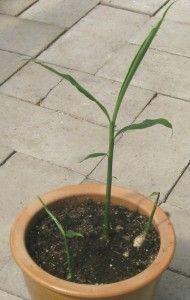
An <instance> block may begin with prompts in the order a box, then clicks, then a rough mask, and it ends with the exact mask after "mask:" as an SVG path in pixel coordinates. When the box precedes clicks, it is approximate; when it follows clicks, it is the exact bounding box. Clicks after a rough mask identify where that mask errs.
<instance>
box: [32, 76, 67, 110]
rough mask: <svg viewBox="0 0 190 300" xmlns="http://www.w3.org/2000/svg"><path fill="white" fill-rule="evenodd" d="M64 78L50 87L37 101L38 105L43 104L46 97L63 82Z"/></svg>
mask: <svg viewBox="0 0 190 300" xmlns="http://www.w3.org/2000/svg"><path fill="white" fill-rule="evenodd" d="M62 81H63V79H60V80H59V81H58V82H57V83H56V84H55V85H54V86H53V87H52V88H50V89H49V91H48V92H47V93H46V94H45V96H43V97H42V98H41V99H40V100H39V101H38V102H37V103H36V105H38V106H41V104H42V102H43V101H44V100H45V99H46V97H47V96H48V95H49V94H50V93H51V91H53V90H54V89H55V88H56V87H57V86H58V85H59V84H60V83H61V82H62Z"/></svg>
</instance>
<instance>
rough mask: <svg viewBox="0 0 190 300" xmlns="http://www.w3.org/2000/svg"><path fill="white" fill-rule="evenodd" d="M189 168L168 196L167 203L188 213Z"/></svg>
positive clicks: (189, 191) (189, 201)
mask: <svg viewBox="0 0 190 300" xmlns="http://www.w3.org/2000/svg"><path fill="white" fill-rule="evenodd" d="M189 183H190V167H188V168H187V170H186V171H185V173H184V174H183V176H182V178H181V179H180V181H179V182H178V183H177V185H176V186H175V187H174V189H173V191H172V192H171V194H170V195H169V198H168V200H167V203H169V204H171V205H175V206H177V207H178V208H181V209H184V210H189V211H190V200H189V195H190V184H189Z"/></svg>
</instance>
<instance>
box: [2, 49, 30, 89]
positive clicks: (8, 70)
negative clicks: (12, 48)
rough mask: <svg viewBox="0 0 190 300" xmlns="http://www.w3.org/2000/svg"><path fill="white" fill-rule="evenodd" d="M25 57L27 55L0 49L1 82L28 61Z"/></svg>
mask: <svg viewBox="0 0 190 300" xmlns="http://www.w3.org/2000/svg"><path fill="white" fill-rule="evenodd" d="M24 58H26V56H22V55H19V54H15V53H10V52H6V51H1V50H0V70H1V72H0V84H1V83H2V82H3V81H5V80H6V79H7V78H9V77H10V76H11V75H12V74H13V73H14V72H16V71H17V70H18V69H19V68H20V67H22V66H23V65H24V64H25V63H26V62H25V61H24V60H23V59H24Z"/></svg>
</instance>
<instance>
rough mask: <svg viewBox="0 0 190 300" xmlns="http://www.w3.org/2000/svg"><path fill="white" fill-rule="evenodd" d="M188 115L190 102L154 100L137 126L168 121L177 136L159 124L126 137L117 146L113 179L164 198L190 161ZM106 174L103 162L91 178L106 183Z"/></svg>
mask: <svg viewBox="0 0 190 300" xmlns="http://www.w3.org/2000/svg"><path fill="white" fill-rule="evenodd" d="M189 114H190V105H189V103H187V102H183V101H179V100H177V99H173V98H169V97H164V96H159V97H157V98H156V99H154V100H153V101H152V103H151V104H150V105H149V106H148V107H147V108H146V109H145V110H144V112H143V113H142V114H141V116H140V118H138V119H137V121H136V123H137V122H139V121H142V120H144V119H153V118H160V117H162V118H166V119H168V120H170V121H171V123H172V124H173V129H174V134H173V136H171V132H170V131H169V129H167V128H165V127H163V126H162V127H161V126H159V125H157V126H154V127H152V128H147V129H145V130H136V131H131V132H128V134H126V135H124V136H123V137H122V139H121V140H120V141H119V142H118V143H117V145H116V147H115V162H114V168H113V175H114V176H116V177H117V178H118V180H116V179H114V183H115V184H116V185H122V186H125V187H132V188H133V189H136V190H138V191H139V192H141V193H144V194H146V195H149V194H151V193H152V192H154V191H160V192H161V195H162V197H163V196H164V195H165V194H166V192H167V191H168V190H169V189H170V187H171V186H172V184H173V183H174V182H175V180H176V179H177V177H178V176H179V174H180V173H181V170H182V169H183V168H184V166H185V165H187V163H188V161H189V153H190V143H189V130H190V118H189ZM182 120H183V121H182ZM174 162H175V163H174ZM105 171H106V160H105V159H104V161H103V162H102V163H100V164H99V166H98V167H97V168H96V169H95V171H94V172H93V173H92V174H91V176H90V177H91V178H94V179H97V180H99V181H104V180H105V178H106V172H105Z"/></svg>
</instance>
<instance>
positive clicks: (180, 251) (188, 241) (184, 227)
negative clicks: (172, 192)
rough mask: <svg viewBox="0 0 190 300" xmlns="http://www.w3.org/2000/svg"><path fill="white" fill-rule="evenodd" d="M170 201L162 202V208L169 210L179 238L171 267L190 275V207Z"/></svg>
mask: <svg viewBox="0 0 190 300" xmlns="http://www.w3.org/2000/svg"><path fill="white" fill-rule="evenodd" d="M169 203H171V202H168V203H167V202H166V203H164V204H162V208H163V209H164V210H166V211H168V212H169V214H170V217H171V220H172V223H173V225H174V228H175V232H176V238H177V245H176V252H175V256H174V259H173V261H172V263H171V267H172V268H173V269H175V270H177V271H180V272H183V273H184V274H187V275H188V276H190V260H189V252H190V236H189V230H188V228H189V226H190V209H187V208H186V207H184V208H179V207H177V206H174V205H170V204H169Z"/></svg>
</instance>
